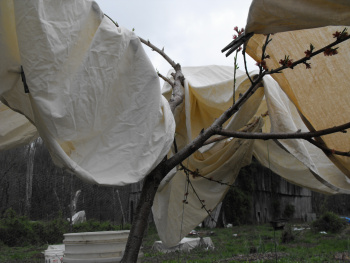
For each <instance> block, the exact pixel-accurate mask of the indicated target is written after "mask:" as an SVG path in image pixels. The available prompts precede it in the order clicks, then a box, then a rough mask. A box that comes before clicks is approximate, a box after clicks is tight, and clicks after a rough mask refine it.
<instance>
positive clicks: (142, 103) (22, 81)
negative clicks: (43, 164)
mask: <svg viewBox="0 0 350 263" xmlns="http://www.w3.org/2000/svg"><path fill="white" fill-rule="evenodd" d="M296 2H297V3H296ZM277 11H278V12H277ZM349 11H350V4H349V3H348V2H347V1H335V0H333V1H323V0H322V1H308V2H307V3H305V1H276V0H269V1H264V2H262V1H253V3H252V6H251V8H250V13H249V16H248V21H247V27H246V29H245V33H243V32H242V31H240V36H238V38H237V39H236V40H235V41H234V42H233V43H231V44H230V45H229V47H228V49H230V48H231V51H229V52H233V51H235V50H236V49H237V48H239V46H241V44H244V49H243V51H246V52H247V53H248V54H249V55H250V56H251V57H253V58H254V59H255V60H256V61H257V65H258V66H259V70H258V71H257V72H251V73H248V72H246V74H244V73H243V72H240V71H236V70H235V67H232V68H230V67H219V66H211V67H192V68H183V69H181V66H180V65H179V64H176V63H174V62H173V61H172V60H171V59H170V58H169V57H167V56H166V54H165V53H164V51H163V50H159V49H157V48H156V47H154V46H152V45H151V43H150V42H149V41H144V40H142V39H141V41H142V42H144V43H145V44H147V45H150V46H152V48H153V49H154V50H157V51H158V52H159V53H161V54H162V55H163V56H164V57H165V59H166V60H167V61H169V63H170V65H171V66H172V67H173V68H174V71H173V72H172V73H171V74H169V75H168V76H167V78H165V79H166V80H167V82H166V83H165V85H164V87H163V94H164V96H163V95H162V94H161V92H160V87H159V81H158V76H157V73H156V72H155V70H154V69H153V66H152V64H151V62H150V61H149V59H148V58H147V56H146V54H145V52H144V50H143V48H142V45H141V41H140V39H139V38H138V37H137V36H136V35H135V34H134V33H133V32H131V31H129V30H127V29H125V28H121V27H118V26H117V25H116V24H114V23H113V22H112V21H111V20H110V19H109V18H107V17H106V16H104V14H103V12H102V11H101V10H100V8H99V7H98V5H97V4H96V3H95V2H93V1H78V0H72V1H67V2H61V1H54V0H51V1H40V0H30V1H19V0H14V1H6V0H1V1H0V18H1V21H2V23H1V24H0V28H1V29H0V48H1V50H2V51H1V53H0V79H1V82H2V85H1V87H0V100H1V101H2V103H3V104H5V105H7V106H8V108H6V106H5V105H1V107H2V108H1V109H2V111H1V112H0V113H1V114H0V117H1V118H4V121H2V123H5V122H6V123H10V124H11V125H6V126H4V125H1V128H0V132H1V134H2V136H1V138H0V148H1V149H8V148H11V147H15V146H16V145H18V144H23V143H28V142H30V141H31V140H32V139H34V138H35V137H36V136H37V132H38V134H39V136H41V137H42V138H43V140H44V142H45V144H46V145H47V147H48V149H49V151H50V154H51V156H52V158H53V160H54V161H55V163H56V164H57V165H59V166H61V167H65V168H66V169H68V170H69V171H71V172H72V173H75V174H76V175H78V176H79V177H80V178H82V179H84V180H86V181H89V182H91V183H98V184H103V185H123V184H127V183H132V182H137V181H139V180H141V179H144V178H145V183H144V188H143V192H142V196H141V201H140V204H139V206H138V214H137V215H136V218H135V221H134V224H133V227H132V230H131V234H130V237H129V241H128V244H127V248H126V252H125V256H124V259H123V260H124V261H125V262H133V261H136V258H137V254H138V250H139V248H140V245H141V242H142V236H143V233H144V230H145V228H146V225H147V218H148V214H149V212H150V209H151V206H152V205H153V203H154V205H153V214H154V218H155V222H156V225H157V228H158V231H159V234H160V237H161V239H162V240H163V241H164V242H165V244H167V245H169V246H171V245H174V244H176V243H177V242H178V241H179V240H180V239H181V237H183V236H185V235H186V234H187V233H188V231H189V230H190V229H192V228H193V227H194V226H196V225H197V224H198V223H200V222H201V221H202V220H203V219H204V218H205V217H206V216H207V214H208V213H209V214H210V212H211V211H212V210H213V209H214V208H215V206H216V205H217V204H218V203H219V202H220V201H221V199H222V198H223V197H224V195H225V192H226V191H227V189H228V187H229V186H228V185H230V184H232V183H233V182H234V180H235V178H236V176H237V174H238V171H239V169H240V168H241V167H242V166H244V165H247V164H249V163H250V161H251V158H252V156H253V155H254V156H255V157H256V158H257V159H258V160H259V161H260V162H261V163H262V164H263V165H265V166H269V167H270V168H271V169H272V170H273V171H274V172H276V173H277V174H279V175H281V176H283V177H284V178H285V179H287V180H288V181H290V182H292V183H295V184H297V185H300V186H304V187H307V188H310V189H312V190H315V191H319V192H322V193H328V194H336V193H349V190H350V184H349V182H350V181H349V178H350V159H349V158H348V156H349V145H350V144H349V142H350V139H349V138H350V137H349V136H350V134H349V133H347V132H346V129H348V128H349V127H350V125H349V116H350V108H349V106H348V102H349V101H350V93H349V92H348V90H347V89H348V83H349V80H350V79H349V78H350V77H349V74H348V70H347V69H348V67H349V64H350V53H349V46H350V44H349V42H348V41H346V40H347V39H348V38H349V35H348V33H347V31H346V29H344V26H347V25H349V24H350V21H349V19H350V18H349V16H348V15H347V14H349ZM270 33H274V35H272V36H271V35H269V34H270ZM266 34H267V36H265V35H266ZM271 40H272V41H271ZM338 53H339V54H338ZM324 55H325V56H324ZM276 72H278V74H274V73H276ZM269 75H271V76H272V78H271V77H270V76H269ZM233 87H234V88H233ZM165 97H167V99H168V101H167V100H166V99H165ZM10 109H11V110H13V111H15V112H18V113H12V112H11V110H10ZM19 113H20V114H22V115H24V116H25V117H26V119H25V118H23V117H20V115H18V114H19ZM12 120H14V121H13V122H12ZM29 122H30V123H31V124H30V123H29ZM175 123H176V130H175ZM14 131H15V132H14ZM340 131H343V132H340ZM335 132H336V133H335ZM330 133H332V134H331V135H327V136H325V135H326V134H330ZM222 136H226V137H222ZM320 136H322V137H320ZM291 138H293V139H295V140H286V139H291ZM313 138H316V139H313ZM254 139H255V140H254ZM262 139H263V140H262ZM267 139H273V140H272V141H266V140H267ZM301 139H304V140H301ZM172 145H173V147H171V146H172ZM170 148H171V149H170ZM218 182H219V183H218ZM184 189H185V190H184ZM183 215H184V216H183ZM180 225H181V229H182V232H181V233H180ZM175 233H176V235H175Z"/></svg>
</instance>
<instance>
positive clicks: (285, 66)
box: [264, 35, 350, 75]
mask: <svg viewBox="0 0 350 263" xmlns="http://www.w3.org/2000/svg"><path fill="white" fill-rule="evenodd" d="M349 39H350V35H349V36H346V37H343V38H341V39H337V40H336V41H334V42H333V43H331V44H329V45H327V46H325V47H323V48H321V49H319V50H317V51H315V52H312V53H311V54H310V55H309V56H308V57H303V58H301V59H299V60H297V61H295V62H293V63H292V64H291V65H289V66H287V65H283V66H281V67H279V68H277V69H272V70H270V71H265V72H264V73H265V74H269V75H271V74H275V73H280V71H281V70H284V69H286V68H294V67H295V66H296V65H299V64H301V63H304V62H306V61H308V60H310V59H311V58H312V57H314V56H316V55H318V54H320V53H322V52H324V51H325V50H326V49H328V48H331V47H333V46H335V45H338V44H339V43H342V42H344V41H346V40H349Z"/></svg>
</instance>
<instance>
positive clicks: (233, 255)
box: [0, 225, 350, 263]
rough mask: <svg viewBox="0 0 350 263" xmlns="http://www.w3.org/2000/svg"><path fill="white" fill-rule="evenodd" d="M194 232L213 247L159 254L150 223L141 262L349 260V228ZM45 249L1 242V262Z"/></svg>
mask: <svg viewBox="0 0 350 263" xmlns="http://www.w3.org/2000/svg"><path fill="white" fill-rule="evenodd" d="M294 227H298V228H300V227H304V228H306V227H308V226H307V225H298V226H292V229H293V228H294ZM197 231H201V232H205V233H204V235H205V236H210V237H211V239H212V241H213V243H214V246H215V249H214V250H210V249H209V250H207V249H205V248H196V249H194V250H192V251H191V252H190V253H179V252H173V253H167V254H162V253H159V252H156V251H154V250H152V245H153V243H154V241H156V240H159V238H158V235H157V233H156V231H155V228H154V226H150V228H149V230H148V233H147V236H146V237H145V238H144V243H143V249H142V251H143V253H144V257H143V260H142V262H144V263H145V262H152V263H154V262H276V261H278V262H281V263H282V262H350V259H349V256H348V252H350V227H347V228H346V229H345V230H343V231H342V232H341V233H340V234H329V233H327V234H321V233H313V232H312V231H311V230H309V229H304V230H298V231H292V235H293V236H294V240H293V241H290V242H288V243H282V242H281V235H282V233H283V231H281V230H278V231H274V230H273V228H272V227H271V226H270V225H261V226H237V227H233V228H226V229H213V230H208V229H197ZM211 231H212V232H214V233H213V234H212V235H211ZM46 248H47V245H45V246H41V247H33V246H27V247H21V248H19V247H15V248H9V247H7V246H4V245H1V244H0V262H7V263H13V262H44V256H43V254H42V253H41V252H42V251H44V250H45V249H46Z"/></svg>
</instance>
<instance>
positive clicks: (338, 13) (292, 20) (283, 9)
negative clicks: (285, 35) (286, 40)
mask: <svg viewBox="0 0 350 263" xmlns="http://www.w3.org/2000/svg"><path fill="white" fill-rule="evenodd" d="M349 13H350V2H349V1H348V0H308V1H305V0H284V1H280V0H264V1H261V0H253V1H252V4H251V6H250V9H249V14H248V19H247V25H246V32H248V33H250V32H254V33H255V34H271V33H277V32H284V31H293V30H298V29H306V28H316V27H324V26H332V25H333V26H334V25H350V16H349Z"/></svg>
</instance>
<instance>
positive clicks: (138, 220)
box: [121, 160, 166, 263]
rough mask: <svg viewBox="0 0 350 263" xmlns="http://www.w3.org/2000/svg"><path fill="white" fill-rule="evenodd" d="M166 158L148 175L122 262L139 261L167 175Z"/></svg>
mask: <svg viewBox="0 0 350 263" xmlns="http://www.w3.org/2000/svg"><path fill="white" fill-rule="evenodd" d="M164 163H165V162H164V160H163V161H162V162H161V163H160V164H159V165H158V166H157V167H156V168H155V169H154V170H153V171H152V172H151V173H150V174H148V175H147V177H146V178H145V181H144V185H143V187H142V192H141V198H140V201H139V203H138V205H137V209H136V213H135V218H134V222H133V224H132V227H131V230H130V234H129V238H128V241H127V244H126V248H125V252H124V256H123V259H122V261H121V262H127V263H130V262H137V257H138V253H139V251H140V247H141V245H142V239H143V235H144V233H145V230H146V228H147V226H148V218H149V214H150V212H151V208H152V205H153V200H154V197H155V194H156V192H157V189H158V186H159V184H160V181H161V180H162V179H163V178H164V177H165V175H166V170H165V169H164V168H165V167H164V166H165V165H164Z"/></svg>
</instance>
